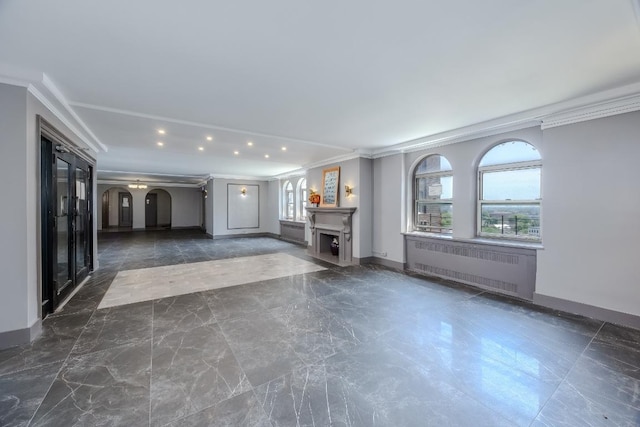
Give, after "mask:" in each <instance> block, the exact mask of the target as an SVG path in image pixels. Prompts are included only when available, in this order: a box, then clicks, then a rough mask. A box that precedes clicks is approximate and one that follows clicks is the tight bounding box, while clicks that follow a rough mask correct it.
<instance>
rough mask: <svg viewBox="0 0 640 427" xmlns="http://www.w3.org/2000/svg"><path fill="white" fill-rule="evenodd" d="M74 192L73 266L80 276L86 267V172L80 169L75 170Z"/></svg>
mask: <svg viewBox="0 0 640 427" xmlns="http://www.w3.org/2000/svg"><path fill="white" fill-rule="evenodd" d="M75 190H76V194H75V202H76V203H75V216H74V222H75V224H74V226H75V252H76V253H75V258H76V262H75V264H76V275H77V276H82V275H83V273H84V270H85V268H86V267H87V264H86V262H87V245H86V243H87V236H86V232H87V226H86V221H87V172H85V171H84V170H83V169H80V168H76V188H75ZM78 280H81V278H78Z"/></svg>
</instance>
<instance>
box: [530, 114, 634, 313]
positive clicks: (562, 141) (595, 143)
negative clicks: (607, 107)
mask: <svg viewBox="0 0 640 427" xmlns="http://www.w3.org/2000/svg"><path fill="white" fill-rule="evenodd" d="M544 139H545V145H546V147H545V157H544V158H543V160H544V163H543V175H542V177H543V181H542V182H543V184H542V188H543V213H542V232H543V233H544V234H543V243H544V250H543V251H539V253H538V277H537V285H536V293H538V294H542V295H547V296H553V297H557V298H562V299H566V300H571V301H575V302H580V303H584V304H589V305H593V306H597V307H602V308H606V309H610V310H615V311H619V312H622V313H628V314H633V315H638V316H640V286H639V285H638V280H639V279H638V278H639V277H640V262H638V254H639V251H638V242H640V228H639V227H638V226H637V219H638V218H640V162H639V159H640V112H635V113H628V114H623V115H619V116H614V117H609V118H604V119H598V120H592V121H588V122H583V123H579V124H574V125H567V126H561V127H557V128H552V129H547V130H545V131H544Z"/></svg>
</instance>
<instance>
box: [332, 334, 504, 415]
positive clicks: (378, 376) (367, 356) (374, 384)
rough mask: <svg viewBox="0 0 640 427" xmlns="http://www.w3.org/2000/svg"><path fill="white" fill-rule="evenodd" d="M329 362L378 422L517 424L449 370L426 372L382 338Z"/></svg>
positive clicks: (336, 375) (333, 374)
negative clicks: (463, 386) (459, 384)
mask: <svg viewBox="0 0 640 427" xmlns="http://www.w3.org/2000/svg"><path fill="white" fill-rule="evenodd" d="M324 364H325V369H326V371H327V374H328V375H330V376H332V377H336V378H341V379H342V381H344V382H346V383H348V384H349V385H350V387H352V388H353V390H354V392H355V393H357V394H359V395H360V396H362V399H363V400H364V401H365V402H366V403H367V404H368V405H369V406H370V407H372V408H374V411H375V421H376V424H379V425H385V426H394V425H398V426H399V425H402V426H424V425H433V426H437V425H474V426H476V425H484V426H507V425H509V426H512V425H514V423H513V421H511V420H509V419H507V418H505V417H503V416H502V415H501V414H499V413H498V412H496V411H493V410H491V409H488V408H487V407H486V406H484V405H483V404H482V402H479V401H477V400H475V399H473V398H472V397H470V396H469V395H467V394H466V393H464V391H463V390H460V389H458V388H456V387H455V386H454V384H453V383H452V378H451V377H450V375H449V374H448V373H447V372H446V371H441V370H439V369H432V370H424V369H422V368H421V367H420V366H418V365H415V364H412V363H410V362H409V361H408V360H407V359H406V358H405V357H404V356H403V355H401V354H400V353H398V352H396V351H395V350H393V349H392V348H390V347H387V346H385V345H382V344H381V343H379V342H378V343H369V344H366V345H362V346H359V347H358V348H356V349H355V350H354V351H352V352H346V353H339V354H336V355H335V356H333V357H331V358H329V359H327V360H326V361H325V362H324Z"/></svg>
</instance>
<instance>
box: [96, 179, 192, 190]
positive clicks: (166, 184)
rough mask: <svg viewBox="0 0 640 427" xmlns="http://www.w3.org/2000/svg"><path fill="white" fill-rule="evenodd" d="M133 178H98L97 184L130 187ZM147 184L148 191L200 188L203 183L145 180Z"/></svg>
mask: <svg viewBox="0 0 640 427" xmlns="http://www.w3.org/2000/svg"><path fill="white" fill-rule="evenodd" d="M131 182H132V181H131V180H126V181H119V180H114V179H97V180H96V184H98V185H114V186H118V187H123V188H127V189H128V187H127V186H128V185H129V184H131ZM144 183H145V184H147V191H151V190H153V189H154V188H157V187H183V188H200V187H201V186H202V184H201V183H198V184H189V183H182V182H149V181H144Z"/></svg>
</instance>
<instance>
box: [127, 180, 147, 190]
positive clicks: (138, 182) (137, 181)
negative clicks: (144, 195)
mask: <svg viewBox="0 0 640 427" xmlns="http://www.w3.org/2000/svg"><path fill="white" fill-rule="evenodd" d="M129 188H139V189H140V190H144V189H145V188H147V184H141V183H140V180H139V179H138V180H136V182H134V183H132V184H129Z"/></svg>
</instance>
